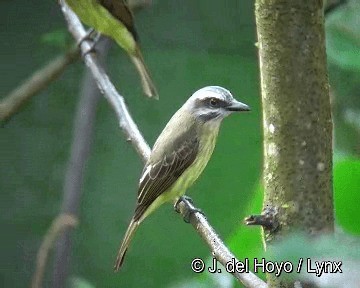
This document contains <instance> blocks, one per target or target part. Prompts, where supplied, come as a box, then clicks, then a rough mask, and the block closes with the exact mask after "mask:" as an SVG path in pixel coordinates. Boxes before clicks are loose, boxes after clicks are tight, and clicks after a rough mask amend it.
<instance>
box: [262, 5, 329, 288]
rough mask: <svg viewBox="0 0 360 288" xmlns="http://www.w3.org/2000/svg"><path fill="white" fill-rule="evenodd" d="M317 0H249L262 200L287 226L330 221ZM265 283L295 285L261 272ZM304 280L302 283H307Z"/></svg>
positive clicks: (281, 231)
mask: <svg viewBox="0 0 360 288" xmlns="http://www.w3.org/2000/svg"><path fill="white" fill-rule="evenodd" d="M322 4H323V3H322V1H320V0H311V1H303V0H256V4H255V13H256V25H257V35H258V47H259V58H260V71H261V93H262V105H263V127H264V158H265V159H264V185H265V197H264V207H266V206H267V207H271V208H274V209H275V210H276V211H277V212H278V214H277V215H276V217H277V220H278V222H279V224H280V226H279V228H278V229H277V230H276V231H265V233H264V235H265V236H264V237H265V243H266V245H267V246H269V245H271V244H272V243H273V241H276V240H279V239H281V238H282V237H284V236H285V235H287V234H289V232H291V231H303V232H306V233H308V234H318V233H322V232H332V231H333V229H334V214H333V192H332V119H331V107H330V97H329V86H328V77H327V67H326V54H325V31H324V15H323V9H322V8H323V6H322ZM268 282H269V287H294V286H293V283H287V282H285V281H283V280H279V279H276V278H275V277H274V276H272V275H269V277H268ZM307 287H309V286H307Z"/></svg>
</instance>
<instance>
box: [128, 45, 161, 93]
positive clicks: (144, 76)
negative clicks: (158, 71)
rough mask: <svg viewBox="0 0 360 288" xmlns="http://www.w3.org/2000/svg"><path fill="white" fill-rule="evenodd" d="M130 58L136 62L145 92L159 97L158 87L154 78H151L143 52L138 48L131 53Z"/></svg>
mask: <svg viewBox="0 0 360 288" xmlns="http://www.w3.org/2000/svg"><path fill="white" fill-rule="evenodd" d="M130 58H131V60H132V62H133V63H134V65H135V67H136V69H137V71H138V73H139V75H140V78H141V84H142V87H143V90H144V93H145V94H146V95H147V96H149V97H154V98H156V99H158V98H159V96H158V93H157V90H156V87H155V85H154V82H153V80H152V79H151V76H150V73H149V71H148V69H147V67H146V66H145V62H144V59H143V57H142V55H141V52H140V50H139V49H137V51H136V53H135V54H133V55H130Z"/></svg>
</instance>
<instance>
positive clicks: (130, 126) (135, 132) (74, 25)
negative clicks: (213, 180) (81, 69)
mask: <svg viewBox="0 0 360 288" xmlns="http://www.w3.org/2000/svg"><path fill="white" fill-rule="evenodd" d="M60 5H61V7H62V11H63V13H64V16H65V19H66V21H67V23H68V28H69V31H70V32H71V34H72V35H73V37H74V38H75V39H76V41H77V42H80V40H81V39H83V38H84V36H85V35H86V31H85V30H84V28H83V26H82V24H81V23H80V21H79V19H78V18H77V17H76V15H75V14H74V13H73V12H72V11H71V9H70V8H69V7H68V6H67V5H66V3H65V1H64V0H60ZM90 48H91V46H90V44H89V43H87V41H83V42H82V44H81V51H82V53H83V54H85V56H84V58H85V63H86V65H87V67H88V69H89V70H90V71H91V73H92V74H93V77H94V79H95V81H96V83H97V85H98V87H99V89H100V91H101V92H102V93H103V94H104V97H105V98H106V99H107V100H108V102H109V103H110V105H111V106H112V107H113V109H114V111H115V113H116V116H117V118H118V120H119V123H120V127H121V129H122V130H123V132H124V134H125V136H126V139H127V140H128V141H129V142H131V143H132V145H133V146H134V148H135V150H136V151H137V153H138V154H139V156H140V157H141V159H142V160H143V162H146V160H147V158H148V157H149V155H150V148H149V146H148V144H147V143H146V141H145V139H144V138H143V136H142V135H141V133H140V131H139V129H138V127H137V126H136V124H135V122H134V121H133V119H132V117H131V114H130V112H129V110H128V108H127V106H126V104H125V101H124V98H123V97H122V96H121V95H120V94H119V93H118V92H117V91H116V89H115V87H114V85H113V84H112V83H111V82H110V80H109V77H108V76H107V74H106V73H105V71H104V69H103V68H102V66H101V65H100V64H99V62H98V60H97V58H96V55H94V54H91V53H87V51H89V49H90ZM193 208H195V207H194V206H192V204H191V203H188V202H187V201H186V200H185V201H182V202H179V210H180V213H181V215H182V216H183V217H186V216H188V215H189V213H190V211H191V210H192V209H193ZM190 214H191V213H190ZM190 217H191V218H190V221H191V224H192V225H193V226H194V228H195V229H196V231H197V232H198V233H199V234H200V236H201V237H202V238H203V239H204V240H205V242H206V243H207V244H208V246H209V247H210V249H211V251H213V255H214V256H215V257H216V258H217V259H218V261H219V262H220V263H222V264H223V265H225V264H226V263H227V262H228V261H231V260H232V259H233V258H235V256H234V255H233V254H232V253H231V252H230V251H229V249H228V248H227V247H226V245H225V244H224V243H223V241H222V240H221V239H220V238H219V236H218V235H217V233H216V232H215V230H214V229H213V228H212V227H211V225H210V224H209V222H208V221H207V219H206V217H205V216H204V215H202V214H201V213H193V214H191V216H190ZM235 259H236V258H235ZM234 276H235V277H236V279H238V280H239V281H240V282H242V283H243V284H244V285H245V286H246V287H249V288H266V287H267V285H266V283H265V282H263V281H262V280H261V279H260V278H259V277H257V276H256V275H255V274H253V273H251V272H250V273H236V274H235V275H234Z"/></svg>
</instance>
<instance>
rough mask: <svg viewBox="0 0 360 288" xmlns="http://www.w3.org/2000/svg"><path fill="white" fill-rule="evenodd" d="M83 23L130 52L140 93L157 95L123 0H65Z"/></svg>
mask: <svg viewBox="0 0 360 288" xmlns="http://www.w3.org/2000/svg"><path fill="white" fill-rule="evenodd" d="M66 3H67V4H68V5H69V6H70V8H71V9H72V10H73V11H74V12H75V13H76V14H77V15H78V16H79V18H80V19H81V21H83V22H84V23H85V24H86V25H89V26H91V27H93V28H94V29H95V30H96V31H98V32H100V33H102V34H104V35H107V36H109V37H111V38H113V39H114V40H115V41H116V43H117V44H118V45H119V46H120V47H122V48H123V49H124V50H125V51H126V52H127V53H128V55H129V56H130V59H131V60H132V62H133V63H134V64H135V67H136V69H137V70H138V73H139V75H140V78H141V83H142V87H143V90H144V93H145V94H146V95H147V96H149V97H155V98H158V94H157V91H156V88H155V85H154V83H153V81H152V79H151V77H150V74H149V72H148V69H147V68H146V66H145V63H144V59H143V56H142V54H141V51H140V48H139V43H138V35H137V32H136V29H135V25H134V17H133V14H132V12H131V10H130V9H129V7H128V5H127V2H126V1H125V0H66Z"/></svg>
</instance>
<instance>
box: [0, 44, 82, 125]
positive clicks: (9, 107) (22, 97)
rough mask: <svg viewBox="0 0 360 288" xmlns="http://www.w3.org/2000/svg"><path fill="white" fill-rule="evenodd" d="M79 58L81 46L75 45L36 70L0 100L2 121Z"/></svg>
mask: <svg viewBox="0 0 360 288" xmlns="http://www.w3.org/2000/svg"><path fill="white" fill-rule="evenodd" d="M78 58H79V48H78V47H77V46H73V47H71V48H70V49H69V50H68V51H67V52H66V53H65V54H63V55H60V56H58V57H56V58H55V59H53V60H51V61H50V62H49V63H48V64H46V65H45V66H44V67H42V68H41V69H39V70H37V71H35V73H33V74H32V75H31V76H30V77H29V78H28V79H27V80H26V81H24V82H23V83H22V84H21V85H20V86H19V87H17V88H15V89H14V90H13V91H12V92H10V93H9V94H8V95H6V96H5V97H4V98H3V99H2V100H1V101H0V121H2V122H6V121H8V120H9V119H10V118H11V117H12V116H13V115H14V114H15V113H16V112H18V110H19V109H20V107H21V106H23V105H24V104H25V103H26V102H27V101H28V100H29V99H31V97H32V96H34V95H36V94H38V93H39V92H41V90H43V89H44V88H46V87H47V86H48V85H49V84H50V83H51V82H53V81H55V80H56V79H57V78H58V77H59V76H60V75H61V74H62V73H63V72H64V70H65V69H66V68H67V67H68V66H69V65H70V64H72V63H73V62H75V61H76V60H77V59H78Z"/></svg>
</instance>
